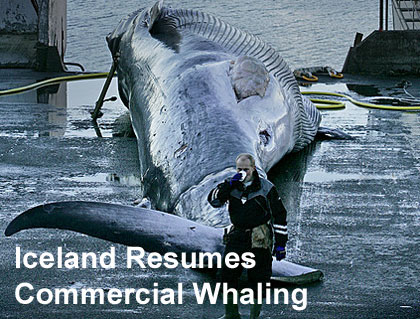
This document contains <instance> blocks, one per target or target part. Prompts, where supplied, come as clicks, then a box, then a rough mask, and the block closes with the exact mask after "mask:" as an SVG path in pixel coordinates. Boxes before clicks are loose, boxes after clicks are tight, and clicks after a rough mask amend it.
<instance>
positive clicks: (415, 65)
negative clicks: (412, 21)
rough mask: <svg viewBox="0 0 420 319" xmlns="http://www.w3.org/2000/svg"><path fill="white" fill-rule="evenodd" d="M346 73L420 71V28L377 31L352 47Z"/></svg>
mask: <svg viewBox="0 0 420 319" xmlns="http://www.w3.org/2000/svg"><path fill="white" fill-rule="evenodd" d="M343 72H344V73H351V74H387V75H398V74H415V75H418V74H420V30H408V31H374V32H373V33H371V34H370V35H369V36H368V37H367V38H366V39H364V40H363V41H362V42H361V43H359V44H358V45H356V46H355V47H351V48H350V50H349V52H348V54H347V58H346V61H345V62H344V66H343Z"/></svg>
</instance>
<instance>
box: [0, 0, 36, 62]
mask: <svg viewBox="0 0 420 319" xmlns="http://www.w3.org/2000/svg"><path fill="white" fill-rule="evenodd" d="M0 37H1V41H0V67H12V66H21V67H31V66H33V65H34V63H35V60H36V48H35V46H36V43H37V41H38V16H37V14H36V11H35V9H34V7H33V6H32V4H31V2H30V1H25V0H2V2H1V5H0Z"/></svg>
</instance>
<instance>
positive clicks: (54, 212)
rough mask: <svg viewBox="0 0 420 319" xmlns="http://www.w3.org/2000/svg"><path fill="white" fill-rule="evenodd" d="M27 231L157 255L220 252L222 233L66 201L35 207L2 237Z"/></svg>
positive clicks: (158, 215)
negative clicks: (52, 231)
mask: <svg viewBox="0 0 420 319" xmlns="http://www.w3.org/2000/svg"><path fill="white" fill-rule="evenodd" d="M30 228H58V229H66V230H72V231H76V232H80V233H83V234H86V235H89V236H93V237H97V238H101V239H105V240H108V241H111V242H114V243H118V244H123V245H127V246H141V247H143V248H144V249H145V250H146V251H156V252H159V253H166V252H170V251H171V252H175V253H180V252H200V251H203V252H214V251H223V246H222V245H221V240H220V238H221V237H222V229H217V228H214V227H208V226H203V225H201V224H197V223H195V222H192V221H189V220H187V219H184V218H181V217H177V216H175V215H170V214H167V213H163V212H160V211H156V210H151V209H145V208H137V207H131V206H124V205H117V204H107V203H98V202H85V201H69V202H56V203H50V204H45V205H40V206H36V207H34V208H31V209H29V210H27V211H25V212H23V213H22V214H20V215H19V216H17V217H16V218H15V219H14V220H13V221H12V222H11V223H10V224H9V225H8V227H7V228H6V231H5V235H6V236H11V235H13V234H15V233H17V232H19V231H21V230H24V229H30Z"/></svg>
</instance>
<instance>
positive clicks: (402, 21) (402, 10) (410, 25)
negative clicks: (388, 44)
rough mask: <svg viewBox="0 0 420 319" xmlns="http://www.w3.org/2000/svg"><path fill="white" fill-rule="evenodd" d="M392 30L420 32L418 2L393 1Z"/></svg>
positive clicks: (412, 0)
mask: <svg viewBox="0 0 420 319" xmlns="http://www.w3.org/2000/svg"><path fill="white" fill-rule="evenodd" d="M392 13H393V20H394V30H420V0H393V1H392Z"/></svg>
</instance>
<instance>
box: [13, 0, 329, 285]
mask: <svg viewBox="0 0 420 319" xmlns="http://www.w3.org/2000/svg"><path fill="white" fill-rule="evenodd" d="M107 41H108V46H109V48H110V50H111V53H112V55H113V56H114V57H115V56H118V57H119V62H118V68H117V71H118V86H119V93H120V97H121V99H122V101H123V102H124V104H125V105H126V106H127V107H128V108H129V111H130V116H131V121H132V124H133V128H134V131H135V133H136V136H137V140H138V149H139V158H140V172H141V175H142V180H143V181H144V182H143V186H142V187H143V194H144V196H145V197H148V198H150V201H151V203H152V205H153V206H152V207H153V210H152V209H140V208H129V207H126V206H118V205H112V204H103V203H88V202H63V203H53V204H49V205H43V206H38V207H35V208H32V209H30V210H29V211H27V212H25V213H23V214H21V215H20V216H18V217H17V218H16V219H15V220H14V221H12V223H11V224H10V225H9V227H8V228H7V230H6V235H11V234H13V233H15V232H17V231H19V230H21V229H26V228H33V227H53V228H63V229H71V230H75V231H80V232H83V233H86V234H89V235H92V236H95V237H99V238H104V239H107V240H111V241H113V242H119V243H123V244H127V245H139V246H143V247H144V248H145V249H149V250H154V251H161V252H164V251H189V252H193V251H221V250H222V249H223V247H222V246H221V244H220V237H221V233H222V230H221V228H220V227H223V226H226V225H227V224H228V223H229V220H228V212H227V209H224V210H221V209H214V208H212V207H211V206H210V205H209V204H208V203H207V194H208V192H209V190H210V189H211V188H213V187H214V186H215V185H216V183H219V182H220V181H222V180H223V179H225V178H227V177H228V176H230V175H231V174H232V172H233V171H234V167H233V164H234V159H235V157H236V155H237V154H239V153H244V152H247V153H251V154H253V155H254V156H255V158H256V166H257V170H258V171H259V173H260V174H261V175H263V176H266V172H267V171H268V170H269V169H270V168H271V167H273V165H274V164H276V163H277V162H278V161H279V160H280V159H281V158H282V157H283V156H284V155H285V154H287V153H290V152H294V151H299V150H302V149H303V148H304V147H305V146H307V145H308V144H310V143H311V142H312V141H313V140H314V137H315V135H316V133H317V130H318V126H319V123H320V120H321V117H320V114H319V112H318V111H317V109H316V108H315V106H314V105H313V104H312V103H311V102H310V101H309V100H308V99H306V98H304V97H302V95H301V94H300V91H299V88H298V85H297V83H296V81H295V79H294V77H293V74H292V72H291V71H290V69H289V68H288V66H287V65H286V63H285V62H284V60H283V59H282V58H281V57H280V56H279V54H278V53H277V52H276V51H275V50H274V49H273V48H272V47H270V46H269V45H268V44H266V43H265V42H264V41H262V40H260V39H259V38H257V37H255V36H253V35H250V34H248V33H247V32H244V31H242V30H239V29H237V28H235V27H233V26H231V25H229V24H228V23H226V22H223V21H221V20H220V19H218V18H216V17H213V16H212V15H209V14H206V13H202V12H198V11H194V10H184V9H171V8H169V7H166V6H165V5H164V4H163V2H162V1H159V2H157V3H156V4H155V5H154V6H153V7H151V8H149V9H146V10H142V11H138V12H135V13H133V14H131V15H130V16H128V17H127V18H126V19H124V20H123V21H122V22H121V23H120V24H119V26H118V27H117V28H116V29H115V30H114V31H113V32H112V33H111V34H110V35H109V36H108V37H107ZM52 212H53V213H52ZM162 212H167V213H171V214H172V215H169V214H165V213H162ZM173 215H177V216H180V217H183V218H180V217H177V216H173ZM156 216H159V217H156ZM186 219H188V220H186ZM93 224H94V225H97V226H99V225H100V227H92V226H91V225H93ZM158 225H160V226H158ZM168 225H171V227H167V226H168ZM216 227H217V228H216ZM321 275H322V274H321V272H319V271H316V270H314V269H311V268H306V267H302V266H299V265H295V264H292V263H289V262H287V261H282V262H273V277H274V278H280V277H282V278H285V277H295V278H305V279H304V280H306V281H312V280H316V279H319V278H320V276H321ZM305 276H306V277H305Z"/></svg>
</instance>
